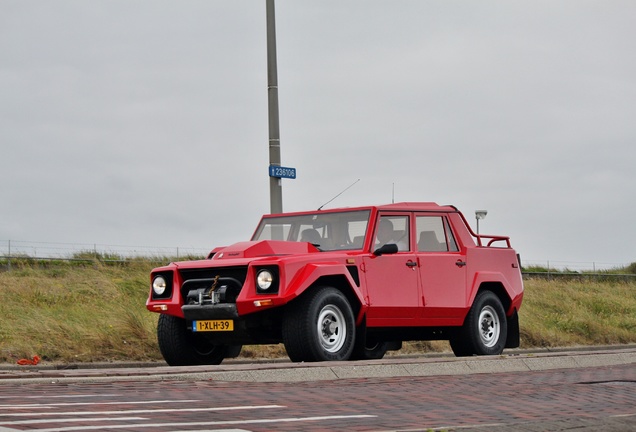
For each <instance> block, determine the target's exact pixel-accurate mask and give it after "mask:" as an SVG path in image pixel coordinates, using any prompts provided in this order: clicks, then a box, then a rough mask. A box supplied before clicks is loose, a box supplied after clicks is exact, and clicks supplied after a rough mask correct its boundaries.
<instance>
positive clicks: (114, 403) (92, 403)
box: [0, 399, 200, 409]
mask: <svg viewBox="0 0 636 432" xmlns="http://www.w3.org/2000/svg"><path fill="white" fill-rule="evenodd" d="M192 402H200V400H197V399H186V400H182V399H178V400H150V401H129V402H59V403H47V404H16V405H0V408H6V409H26V408H51V407H61V406H82V405H144V404H145V405H148V404H167V403H192Z"/></svg>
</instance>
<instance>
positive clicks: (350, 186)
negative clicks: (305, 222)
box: [318, 179, 360, 210]
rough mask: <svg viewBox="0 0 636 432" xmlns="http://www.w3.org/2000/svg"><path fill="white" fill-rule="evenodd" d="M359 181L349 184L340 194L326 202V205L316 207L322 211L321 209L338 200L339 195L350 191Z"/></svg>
mask: <svg viewBox="0 0 636 432" xmlns="http://www.w3.org/2000/svg"><path fill="white" fill-rule="evenodd" d="M359 181H360V179H358V180H356V181H354V182H353V183H351V184H350V185H349V186H347V187H346V188H345V189H344V190H343V191H342V192H340V193H339V194H338V195H336V196H335V197H333V198H331V199H330V200H329V201H327V202H326V203H324V204H323V205H321V206H320V207H318V210H322V208H323V207H324V206H326V205H327V204H329V203H330V202H331V201H333V200H335V199H336V198H338V197H339V196H340V195H342V194H343V193H345V192H346V191H347V190H349V189H351V188H352V187H353V185H354V184H356V183H358V182H359Z"/></svg>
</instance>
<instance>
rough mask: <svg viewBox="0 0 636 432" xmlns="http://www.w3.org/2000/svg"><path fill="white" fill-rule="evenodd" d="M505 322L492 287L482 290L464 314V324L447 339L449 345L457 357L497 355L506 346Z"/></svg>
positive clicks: (502, 310) (503, 312)
mask: <svg viewBox="0 0 636 432" xmlns="http://www.w3.org/2000/svg"><path fill="white" fill-rule="evenodd" d="M507 333H508V325H507V322H506V313H505V311H504V308H503V306H502V304H501V301H500V300H499V297H497V296H496V295H495V294H494V293H493V292H492V291H482V292H480V293H479V294H477V297H475V302H474V303H473V306H472V307H471V308H470V312H468V316H466V321H465V322H464V326H463V327H462V329H461V331H460V332H459V333H458V335H457V336H456V337H454V338H452V339H451V341H450V342H451V348H452V349H453V352H454V353H455V355H456V356H458V357H463V356H469V355H474V354H475V355H498V354H501V353H502V352H503V350H504V348H505V346H506V337H507Z"/></svg>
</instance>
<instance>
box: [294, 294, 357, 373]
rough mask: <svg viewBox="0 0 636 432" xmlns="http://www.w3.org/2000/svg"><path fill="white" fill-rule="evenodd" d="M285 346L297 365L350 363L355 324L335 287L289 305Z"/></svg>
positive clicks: (349, 308) (307, 295)
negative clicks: (319, 362) (328, 362)
mask: <svg viewBox="0 0 636 432" xmlns="http://www.w3.org/2000/svg"><path fill="white" fill-rule="evenodd" d="M283 342H284V344H285V349H286V350H287V354H288V355H289V358H290V359H291V360H292V361H294V362H300V361H330V360H348V359H349V357H350V356H351V353H352V351H353V347H354V342H355V321H354V317H353V311H352V310H351V306H350V305H349V302H348V300H347V298H346V297H345V296H344V294H342V292H340V291H338V290H337V289H335V288H332V287H321V288H318V289H316V290H315V291H311V292H308V293H306V294H305V295H304V296H302V297H301V298H300V299H299V300H298V302H297V303H296V304H292V305H289V310H288V311H287V313H286V315H285V319H284V321H283Z"/></svg>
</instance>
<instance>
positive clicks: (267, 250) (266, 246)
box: [212, 240, 320, 260]
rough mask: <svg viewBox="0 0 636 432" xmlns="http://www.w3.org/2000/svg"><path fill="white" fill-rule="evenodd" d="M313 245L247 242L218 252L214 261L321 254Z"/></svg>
mask: <svg viewBox="0 0 636 432" xmlns="http://www.w3.org/2000/svg"><path fill="white" fill-rule="evenodd" d="M319 252H320V251H319V250H318V249H317V248H316V247H315V246H314V245H312V244H311V243H306V242H290V241H279V240H261V241H246V242H239V243H234V244H233V245H230V246H227V247H224V248H222V249H220V250H218V251H217V252H216V253H215V254H214V257H213V258H212V259H213V260H224V259H236V258H259V257H267V256H280V255H296V254H307V253H319Z"/></svg>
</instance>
